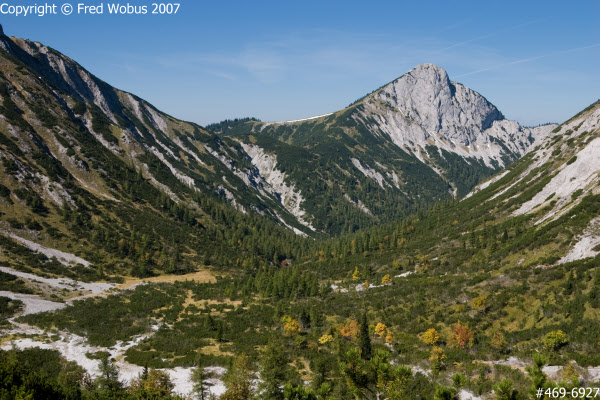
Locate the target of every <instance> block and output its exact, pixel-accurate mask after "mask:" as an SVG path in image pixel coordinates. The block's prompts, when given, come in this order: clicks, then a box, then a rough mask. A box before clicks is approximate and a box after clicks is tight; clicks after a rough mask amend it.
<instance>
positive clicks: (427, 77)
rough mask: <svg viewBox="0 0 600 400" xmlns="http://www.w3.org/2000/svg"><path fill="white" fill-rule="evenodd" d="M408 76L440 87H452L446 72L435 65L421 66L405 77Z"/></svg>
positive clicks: (426, 64)
mask: <svg viewBox="0 0 600 400" xmlns="http://www.w3.org/2000/svg"><path fill="white" fill-rule="evenodd" d="M408 76H410V77H412V78H414V79H415V80H416V81H425V82H430V83H433V84H438V85H447V86H449V85H450V78H448V73H447V72H446V70H445V69H444V68H442V67H439V66H437V65H435V64H429V63H425V64H419V65H417V66H416V67H414V68H413V69H412V70H410V71H409V72H408V73H406V74H405V75H404V76H403V77H408ZM400 79H402V78H400Z"/></svg>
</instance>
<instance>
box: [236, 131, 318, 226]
mask: <svg viewBox="0 0 600 400" xmlns="http://www.w3.org/2000/svg"><path fill="white" fill-rule="evenodd" d="M240 144H241V146H242V147H243V149H244V151H245V152H246V153H247V154H248V155H249V156H250V157H251V159H252V160H251V162H252V165H254V166H255V167H256V168H257V169H258V172H259V174H260V176H261V177H263V178H264V180H265V183H266V185H264V190H265V191H267V192H269V193H270V194H271V195H274V196H275V197H276V198H278V199H279V201H280V202H281V204H282V205H283V206H284V207H285V209H286V210H288V211H289V212H290V214H292V215H293V216H295V217H296V218H297V219H298V221H299V222H300V223H301V224H302V225H304V226H306V227H308V228H310V229H312V230H314V228H313V227H312V226H311V225H310V222H308V221H307V220H306V211H304V210H303V209H302V202H303V201H304V198H303V197H302V193H301V192H300V191H299V190H297V189H296V187H295V185H294V184H291V185H288V184H287V183H286V182H285V178H286V175H285V173H283V172H281V171H280V170H279V169H277V157H276V156H274V155H271V154H268V153H266V152H265V150H264V149H263V148H261V147H259V146H255V145H252V144H246V143H240Z"/></svg>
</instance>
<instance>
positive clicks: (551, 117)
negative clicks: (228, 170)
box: [0, 0, 600, 125]
mask: <svg viewBox="0 0 600 400" xmlns="http://www.w3.org/2000/svg"><path fill="white" fill-rule="evenodd" d="M7 1H8V3H12V4H34V3H35V2H34V1H31V0H7ZM48 1H53V0H48ZM64 1H68V0H64ZM109 1H112V0H109ZM180 1H181V7H180V10H179V13H178V14H177V15H174V16H173V15H172V16H154V15H145V16H130V15H129V16H115V15H97V16H81V15H71V16H69V17H65V16H44V17H35V16H28V17H14V16H6V15H0V19H1V21H0V23H2V25H3V26H4V30H5V32H6V33H7V34H8V35H11V36H18V37H23V38H28V39H31V40H36V41H40V42H43V43H44V44H47V45H49V46H52V47H54V48H55V49H57V50H59V51H61V52H63V53H65V54H66V55H68V56H70V57H71V58H73V59H74V60H76V61H78V62H79V63H80V64H81V65H83V66H84V67H86V68H87V69H88V70H90V71H91V72H93V73H94V74H96V75H97V76H98V77H100V78H101V79H104V80H105V81H107V82H108V83H110V84H112V85H113V86H116V87H118V88H120V89H123V90H127V91H129V92H132V93H135V94H137V95H139V96H140V97H143V98H145V99H146V100H148V101H150V102H151V103H153V104H154V105H155V106H156V107H158V108H159V109H161V110H163V111H165V112H168V113H169V114H171V115H173V116H176V117H178V118H182V119H185V120H189V121H195V122H198V123H200V124H203V125H204V124H208V123H211V122H217V121H220V120H223V119H225V118H235V117H244V116H254V117H257V118H260V119H262V120H264V121H271V120H286V119H296V118H302V117H308V116H312V115H318V114H324V113H327V112H331V111H335V110H338V109H341V108H344V107H346V106H347V105H348V104H350V103H351V102H352V101H354V100H356V99H357V98H359V97H361V96H362V95H364V94H366V93H368V92H371V91H372V90H374V89H376V88H378V87H380V86H381V85H383V84H385V83H387V82H390V81H392V80H394V79H395V78H397V77H399V76H400V75H402V74H403V73H405V72H406V71H408V70H410V69H411V68H413V67H414V66H415V65H417V64H420V63H424V62H430V63H434V64H437V65H440V66H441V67H443V68H445V69H446V70H447V71H448V74H449V75H450V79H452V80H454V81H457V82H461V83H463V84H465V85H466V86H468V87H470V88H472V89H474V90H477V91H478V92H480V93H481V94H483V95H484V96H485V97H487V99H488V100H490V101H491V102H492V103H493V104H495V105H496V106H497V107H498V108H499V109H500V110H501V111H502V112H503V113H504V114H505V115H506V116H507V117H508V118H510V119H516V120H518V121H519V122H521V123H524V124H527V125H535V124H539V123H544V122H562V121H564V120H566V119H567V118H569V117H570V116H572V115H573V114H575V113H577V112H578V111H580V110H581V109H583V108H584V107H586V106H588V105H589V104H591V103H592V102H594V101H596V100H597V99H598V98H600V79H599V76H598V75H599V74H598V71H600V68H599V66H600V23H599V22H598V21H599V19H598V18H599V17H598V16H599V15H600V1H597V0H590V1H578V2H575V3H573V2H571V3H569V2H565V1H561V2H554V1H543V2H542V1H520V2H512V1H496V2H491V1H476V2H470V1H443V2H441V1H440V2H436V1H421V2H418V1H413V2H405V1H399V0H396V1H389V2H388V1H370V2H366V1H361V2H356V1H328V2H326V1H302V2H289V1H283V0H282V1H220V2H206V1H198V0H180ZM62 2H63V0H60V1H58V2H57V4H59V5H60V4H62ZM82 2H85V3H87V4H100V3H101V2H102V1H101V0H89V1H85V0H84V1H82ZM104 2H105V3H106V2H107V1H104ZM130 3H131V4H137V5H139V4H148V5H150V4H151V3H152V1H151V0H132V1H130ZM73 4H75V1H73Z"/></svg>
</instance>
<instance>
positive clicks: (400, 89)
mask: <svg viewBox="0 0 600 400" xmlns="http://www.w3.org/2000/svg"><path fill="white" fill-rule="evenodd" d="M363 106H364V110H362V111H361V113H360V116H358V117H355V118H356V119H357V120H359V121H361V122H363V123H365V124H366V125H367V126H368V127H369V129H370V130H371V131H372V132H373V133H374V134H383V135H386V136H388V137H389V138H390V139H391V140H392V141H393V142H394V143H395V144H396V145H397V146H399V147H401V148H402V149H403V150H405V151H407V152H408V153H411V154H413V155H415V156H416V157H417V158H419V159H420V160H421V161H426V160H425V156H424V155H423V154H422V150H421V149H424V148H425V146H427V145H434V146H436V147H438V148H441V149H444V150H447V151H448V152H451V153H456V154H458V155H460V156H461V157H464V158H469V157H470V158H476V159H480V160H483V162H484V163H485V164H486V165H487V166H489V167H502V166H504V165H505V162H504V160H503V159H502V156H503V155H506V156H513V157H514V156H521V155H523V154H525V152H527V150H528V149H529V148H530V146H531V143H533V142H534V141H535V140H539V139H541V138H542V137H544V136H545V135H546V134H547V133H548V132H550V131H551V130H552V129H554V127H555V125H548V126H544V127H538V128H534V129H529V128H524V127H521V126H520V125H519V124H518V123H517V122H514V121H508V120H506V119H504V116H503V115H502V113H500V111H498V109H497V108H496V107H495V106H494V105H492V104H491V103H490V102H488V101H487V100H486V99H485V98H484V97H483V96H481V95H480V94H479V93H477V92H475V91H473V90H471V89H469V88H467V87H465V86H463V85H461V84H460V83H455V82H451V81H450V79H449V78H448V74H447V73H446V71H444V70H443V69H442V68H440V67H438V66H436V65H433V64H421V65H418V66H417V67H415V68H414V69H412V70H411V71H409V72H408V73H406V74H405V75H403V76H402V77H400V78H399V79H397V80H395V81H394V82H392V83H390V84H389V85H387V86H385V87H384V88H383V89H381V90H380V91H378V92H376V93H375V94H373V95H371V96H368V97H367V98H365V100H364V101H363ZM499 142H501V143H502V144H503V145H504V146H506V148H507V149H508V150H509V151H510V153H508V154H507V152H506V150H505V148H503V147H502V146H501V145H500V144H499Z"/></svg>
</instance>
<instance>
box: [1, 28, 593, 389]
mask: <svg viewBox="0 0 600 400" xmlns="http://www.w3.org/2000/svg"><path fill="white" fill-rule="evenodd" d="M0 34H1V36H0V97H1V103H0V158H1V161H2V163H1V166H0V249H1V253H0V304H1V308H0V318H1V319H0V329H1V330H0V335H1V339H0V340H1V348H2V351H1V352H0V377H1V378H2V379H0V381H1V382H2V384H1V386H0V395H1V396H0V397H3V398H4V397H6V398H27V397H24V396H26V395H27V396H30V397H29V398H52V399H54V398H57V399H109V398H111V399H121V398H122V399H138V398H153V399H174V398H186V399H187V398H199V399H207V398H217V396H220V397H219V398H220V399H225V400H228V399H229V400H231V399H240V400H241V399H250V398H260V399H274V400H275V399H276V400H281V399H286V400H287V399H305V400H317V399H318V400H328V399H383V398H386V399H432V398H434V399H454V398H460V399H513V400H514V399H526V398H531V396H532V395H533V394H534V393H535V392H536V391H537V390H538V389H540V388H541V389H544V390H547V389H552V388H559V387H560V388H566V389H569V390H570V389H571V388H575V387H583V386H586V387H597V386H598V384H599V383H600V382H599V381H600V352H598V346H599V345H600V235H599V234H598V230H599V229H600V223H599V213H600V159H599V158H598V157H597V154H598V150H599V145H600V101H599V102H596V103H593V104H591V105H590V106H589V107H587V108H586V109H584V110H582V111H581V112H580V113H578V114H577V115H575V116H573V117H572V118H571V119H569V120H567V121H564V122H562V123H561V124H560V125H558V124H547V125H541V126H538V127H524V126H521V125H520V124H519V123H517V122H516V121H509V120H507V119H506V118H505V117H504V116H503V114H502V113H501V112H500V111H499V110H498V109H497V108H496V107H495V106H494V105H492V104H491V103H490V102H489V101H487V100H486V99H485V98H484V97H483V96H482V95H481V94H479V93H477V92H475V91H473V90H471V89H469V88H467V87H465V86H463V85H462V84H460V83H457V82H453V81H451V80H450V77H449V76H448V74H447V73H446V71H445V70H443V69H442V68H440V67H438V66H435V65H433V64H420V65H418V66H416V67H415V68H413V69H412V70H410V71H408V72H406V73H405V74H404V75H402V76H401V77H400V78H398V79H396V80H394V81H392V82H391V83H389V84H387V85H384V86H382V87H381V88H379V89H377V90H375V91H374V92H372V93H370V94H368V95H366V96H364V97H362V98H361V99H359V100H357V101H356V102H355V103H353V104H351V105H350V106H348V107H347V108H345V109H343V110H340V111H337V112H334V113H331V114H324V115H319V116H317V117H313V118H306V119H298V120H293V121H279V122H261V121H259V120H257V119H256V118H245V119H237V120H226V121H223V122H221V123H217V124H212V125H209V126H206V127H201V126H199V125H197V124H195V123H190V122H185V121H181V120H178V119H176V118H174V117H172V116H170V115H167V114H165V113H163V112H161V111H160V110H158V109H156V108H155V107H154V106H152V105H151V104H149V103H148V102H146V101H144V100H143V99H141V98H139V97H137V96H135V95H133V94H130V93H126V92H123V91H121V90H119V89H116V88H114V87H112V86H110V85H109V84H108V83H106V82H104V81H102V80H100V79H99V78H97V77H95V76H94V75H92V74H91V73H89V72H88V71H87V70H86V69H85V68H84V67H82V66H81V65H79V64H78V63H77V62H76V61H74V60H72V59H70V58H69V57H68V56H66V55H63V54H61V53H59V52H58V51H57V50H54V49H52V48H50V47H47V46H44V45H43V44H41V43H39V42H33V41H29V40H24V39H20V38H14V37H8V36H6V35H4V32H3V31H2V29H0ZM502 395H504V397H501V396H502ZM18 396H21V397H18ZM31 396H32V397H31ZM210 396H212V397H210ZM253 396H254V397H253ZM547 398H550V397H548V396H547Z"/></svg>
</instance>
